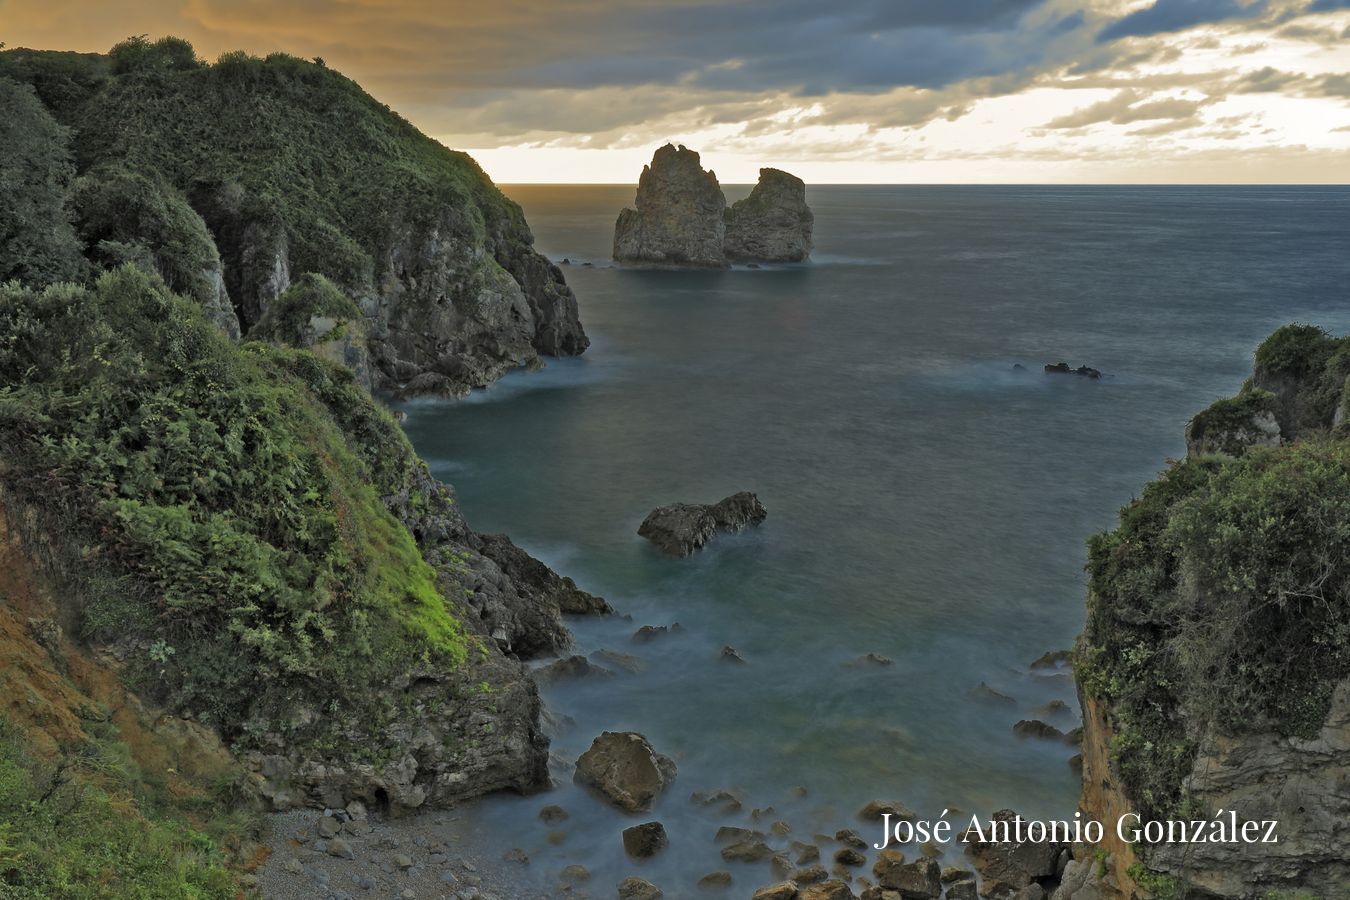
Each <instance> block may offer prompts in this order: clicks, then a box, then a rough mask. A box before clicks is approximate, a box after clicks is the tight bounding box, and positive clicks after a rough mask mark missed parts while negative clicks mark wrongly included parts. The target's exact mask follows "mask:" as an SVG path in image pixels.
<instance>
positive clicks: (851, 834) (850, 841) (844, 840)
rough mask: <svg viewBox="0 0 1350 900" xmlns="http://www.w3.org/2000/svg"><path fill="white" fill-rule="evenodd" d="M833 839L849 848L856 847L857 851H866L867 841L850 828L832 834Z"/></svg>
mask: <svg viewBox="0 0 1350 900" xmlns="http://www.w3.org/2000/svg"><path fill="white" fill-rule="evenodd" d="M834 839H835V840H836V841H838V842H839V843H841V844H847V845H848V846H850V847H857V848H858V849H859V850H866V849H867V841H865V840H863V836H862V835H860V834H858V832H856V831H854V830H853V829H852V828H841V829H839V830H838V831H836V832H835V833H834Z"/></svg>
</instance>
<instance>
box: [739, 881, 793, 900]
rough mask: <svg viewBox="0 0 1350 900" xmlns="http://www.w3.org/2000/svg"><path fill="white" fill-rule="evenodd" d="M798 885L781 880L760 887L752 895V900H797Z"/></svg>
mask: <svg viewBox="0 0 1350 900" xmlns="http://www.w3.org/2000/svg"><path fill="white" fill-rule="evenodd" d="M797 896H798V894H797V885H796V884H794V883H793V882H791V881H780V882H778V883H777V884H770V885H767V886H765V887H762V888H760V889H759V890H757V891H755V892H754V893H753V894H751V895H750V900H797Z"/></svg>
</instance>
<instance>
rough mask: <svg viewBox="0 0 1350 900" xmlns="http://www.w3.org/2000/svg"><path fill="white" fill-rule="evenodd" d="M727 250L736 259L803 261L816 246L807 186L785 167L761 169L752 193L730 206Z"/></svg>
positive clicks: (726, 240)
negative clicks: (807, 197) (786, 170)
mask: <svg viewBox="0 0 1350 900" xmlns="http://www.w3.org/2000/svg"><path fill="white" fill-rule="evenodd" d="M724 218H725V219H726V233H725V237H724V241H723V249H724V251H725V253H726V257H727V259H728V260H732V261H735V262H749V261H754V262H803V261H805V260H806V259H807V258H808V257H810V255H811V250H812V248H813V246H814V244H813V241H812V231H813V230H814V227H815V215H814V214H812V212H811V208H810V207H809V206H807V205H806V185H805V184H804V183H803V182H802V180H801V179H800V178H798V177H797V176H795V175H791V174H789V173H787V172H784V171H782V170H781V169H772V168H764V169H760V170H759V181H758V182H757V183H756V184H755V187H754V189H753V190H751V191H750V196H748V197H746V198H745V199H744V200H738V201H736V202H735V203H733V204H732V205H731V206H730V207H728V208H727V210H726V213H725V214H724Z"/></svg>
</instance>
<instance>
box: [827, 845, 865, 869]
mask: <svg viewBox="0 0 1350 900" xmlns="http://www.w3.org/2000/svg"><path fill="white" fill-rule="evenodd" d="M834 861H835V862H837V863H838V864H839V865H841V866H861V865H865V864H866V863H867V857H865V856H863V855H862V854H861V853H859V852H858V851H857V850H855V849H853V848H852V847H840V848H839V849H838V850H836V851H834Z"/></svg>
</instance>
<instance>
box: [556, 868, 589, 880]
mask: <svg viewBox="0 0 1350 900" xmlns="http://www.w3.org/2000/svg"><path fill="white" fill-rule="evenodd" d="M558 877H559V878H561V879H562V880H563V881H564V882H565V883H567V884H580V883H581V882H583V881H590V880H591V873H590V870H588V869H587V868H586V867H585V866H582V865H577V864H576V863H573V864H572V865H570V866H567V867H566V868H564V869H563V870H562V872H561V873H559V875H558Z"/></svg>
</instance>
